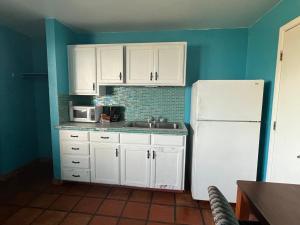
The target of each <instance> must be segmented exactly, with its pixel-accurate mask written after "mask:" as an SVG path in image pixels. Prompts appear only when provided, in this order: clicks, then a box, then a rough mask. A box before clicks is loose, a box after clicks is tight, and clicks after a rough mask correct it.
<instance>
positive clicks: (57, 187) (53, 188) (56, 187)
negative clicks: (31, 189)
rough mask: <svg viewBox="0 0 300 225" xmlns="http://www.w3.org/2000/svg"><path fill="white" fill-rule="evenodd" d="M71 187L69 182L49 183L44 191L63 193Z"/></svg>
mask: <svg viewBox="0 0 300 225" xmlns="http://www.w3.org/2000/svg"><path fill="white" fill-rule="evenodd" d="M71 187H72V184H71V183H63V184H51V185H50V186H49V187H48V188H46V189H45V191H44V192H47V193H53V194H63V193H65V192H66V191H68V190H69V189H70V188H71Z"/></svg>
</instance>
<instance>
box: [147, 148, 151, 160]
mask: <svg viewBox="0 0 300 225" xmlns="http://www.w3.org/2000/svg"><path fill="white" fill-rule="evenodd" d="M147 158H148V159H150V151H149V150H148V151H147Z"/></svg>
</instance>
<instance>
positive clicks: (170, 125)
mask: <svg viewBox="0 0 300 225" xmlns="http://www.w3.org/2000/svg"><path fill="white" fill-rule="evenodd" d="M126 127H132V128H149V129H150V128H152V129H179V123H170V122H162V123H148V122H142V121H134V122H129V123H127V124H126Z"/></svg>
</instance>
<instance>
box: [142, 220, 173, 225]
mask: <svg viewBox="0 0 300 225" xmlns="http://www.w3.org/2000/svg"><path fill="white" fill-rule="evenodd" d="M147 225H174V224H173V223H160V222H152V221H148V223H147Z"/></svg>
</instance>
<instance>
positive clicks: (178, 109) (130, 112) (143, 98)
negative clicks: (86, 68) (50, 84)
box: [58, 87, 184, 123]
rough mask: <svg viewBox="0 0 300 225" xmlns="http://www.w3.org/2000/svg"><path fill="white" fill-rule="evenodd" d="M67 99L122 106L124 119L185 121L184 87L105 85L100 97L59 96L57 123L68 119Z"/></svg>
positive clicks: (82, 102) (82, 103) (74, 101)
mask: <svg viewBox="0 0 300 225" xmlns="http://www.w3.org/2000/svg"><path fill="white" fill-rule="evenodd" d="M69 101H73V104H74V105H89V104H94V105H103V106H124V108H125V112H124V118H125V120H126V121H141V120H142V121H143V120H146V119H147V117H149V116H153V117H155V118H157V117H163V118H166V119H167V120H168V121H170V122H183V121H184V88H183V87H108V88H107V94H106V95H105V96H101V97H99V96H95V97H91V96H69V95H60V96H59V98H58V102H59V120H60V123H61V122H66V121H69V108H68V107H69Z"/></svg>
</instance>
